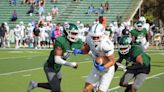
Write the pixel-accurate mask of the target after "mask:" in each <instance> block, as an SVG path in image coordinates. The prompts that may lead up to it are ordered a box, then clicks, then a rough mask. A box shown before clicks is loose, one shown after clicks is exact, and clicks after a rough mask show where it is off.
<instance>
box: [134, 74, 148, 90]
mask: <svg viewBox="0 0 164 92" xmlns="http://www.w3.org/2000/svg"><path fill="white" fill-rule="evenodd" d="M146 76H147V74H144V73H139V74H137V75H136V76H135V81H134V83H133V84H132V90H131V92H136V91H137V89H138V88H139V87H140V86H141V85H142V84H143V82H144V80H145V79H146Z"/></svg>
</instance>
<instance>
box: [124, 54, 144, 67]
mask: <svg viewBox="0 0 164 92" xmlns="http://www.w3.org/2000/svg"><path fill="white" fill-rule="evenodd" d="M135 61H136V62H135V63H134V64H133V65H132V66H129V67H127V68H128V69H132V70H135V69H140V68H143V67H144V62H143V59H142V55H141V54H140V55H138V56H137V57H136V60H135Z"/></svg>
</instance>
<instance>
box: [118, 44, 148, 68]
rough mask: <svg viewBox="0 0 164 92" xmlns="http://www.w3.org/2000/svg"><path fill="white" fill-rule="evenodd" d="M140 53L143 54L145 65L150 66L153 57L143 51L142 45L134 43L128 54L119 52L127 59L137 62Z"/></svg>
mask: <svg viewBox="0 0 164 92" xmlns="http://www.w3.org/2000/svg"><path fill="white" fill-rule="evenodd" d="M138 55H141V56H142V59H143V62H144V66H145V67H148V66H149V65H150V60H151V58H150V57H149V56H148V55H147V54H146V53H145V52H144V51H143V49H142V47H141V46H140V45H132V47H131V49H130V50H129V53H128V54H125V55H122V54H120V53H119V56H120V57H121V58H123V59H125V60H126V61H128V62H134V63H135V62H136V57H137V56H138Z"/></svg>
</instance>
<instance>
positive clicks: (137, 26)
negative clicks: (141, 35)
mask: <svg viewBox="0 0 164 92" xmlns="http://www.w3.org/2000/svg"><path fill="white" fill-rule="evenodd" d="M135 28H136V29H137V30H138V31H142V29H143V28H144V24H143V22H142V21H137V22H136V23H135Z"/></svg>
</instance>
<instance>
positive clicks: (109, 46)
mask: <svg viewBox="0 0 164 92" xmlns="http://www.w3.org/2000/svg"><path fill="white" fill-rule="evenodd" d="M103 50H104V52H105V55H106V57H107V58H108V60H109V61H108V62H107V63H106V64H105V65H104V67H105V68H109V67H111V66H113V65H114V63H115V62H114V45H113V43H111V42H110V41H106V43H104V44H103Z"/></svg>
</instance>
